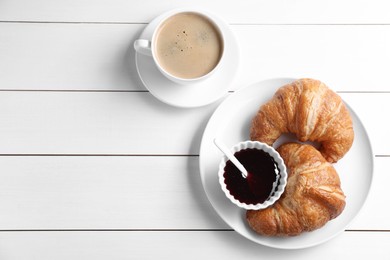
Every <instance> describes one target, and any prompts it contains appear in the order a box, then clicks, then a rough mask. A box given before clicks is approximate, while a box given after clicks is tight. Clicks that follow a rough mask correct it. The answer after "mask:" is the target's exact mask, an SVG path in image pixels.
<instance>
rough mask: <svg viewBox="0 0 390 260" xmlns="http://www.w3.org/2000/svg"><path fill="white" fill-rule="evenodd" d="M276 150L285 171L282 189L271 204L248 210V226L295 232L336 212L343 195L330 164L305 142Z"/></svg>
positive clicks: (278, 233)
mask: <svg viewBox="0 0 390 260" xmlns="http://www.w3.org/2000/svg"><path fill="white" fill-rule="evenodd" d="M277 151H278V152H279V153H280V155H281V157H282V158H283V160H284V162H285V164H286V167H287V169H288V171H289V172H288V179H287V185H286V189H285V191H284V193H283V195H282V196H281V197H280V199H279V200H278V201H277V202H276V203H275V204H274V205H272V206H270V207H268V208H266V209H263V210H248V211H247V212H246V219H247V221H248V223H249V226H250V227H251V228H252V229H253V230H255V231H256V232H257V233H259V234H261V235H265V236H295V235H298V234H300V233H302V232H304V231H312V230H315V229H318V228H320V227H322V226H324V225H325V224H326V223H327V222H328V221H329V220H331V219H334V218H335V217H337V216H338V215H340V214H341V212H342V211H343V210H344V207H345V195H344V193H343V191H342V190H341V188H340V179H339V176H338V174H337V172H336V170H335V169H334V168H333V166H332V164H330V163H329V162H327V161H326V160H325V159H324V157H323V156H322V155H321V153H320V152H319V151H318V150H317V149H315V148H314V147H313V146H311V145H307V144H298V143H287V144H284V145H282V146H281V147H279V148H278V149H277Z"/></svg>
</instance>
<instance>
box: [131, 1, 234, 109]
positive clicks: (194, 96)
mask: <svg viewBox="0 0 390 260" xmlns="http://www.w3.org/2000/svg"><path fill="white" fill-rule="evenodd" d="M178 10H180V11H199V12H202V13H206V14H208V15H210V17H212V18H213V19H214V20H215V22H216V23H217V24H218V26H219V27H220V28H221V31H222V33H223V34H224V37H225V45H224V54H223V56H222V60H221V62H222V64H221V65H222V66H220V67H219V69H218V70H216V71H215V72H214V73H213V74H212V75H211V76H210V77H209V78H207V79H205V80H203V81H202V82H199V83H196V84H192V85H180V84H177V83H174V82H172V81H171V80H169V79H167V78H166V77H165V76H163V75H162V74H161V72H160V71H159V70H158V68H157V66H156V64H155V63H154V61H153V59H152V57H149V56H145V55H142V54H139V53H136V55H135V59H136V66H137V71H138V74H139V76H140V78H141V81H142V82H143V84H144V85H145V87H146V88H147V89H148V90H149V91H150V93H151V94H152V95H153V96H155V97H156V98H157V99H159V100H160V101H162V102H164V103H167V104H169V105H172V106H177V107H188V108H190V107H200V106H204V105H208V104H210V103H213V102H215V101H217V100H218V99H220V98H222V97H224V96H225V95H226V94H227V92H228V89H229V87H230V86H231V84H232V83H233V80H234V78H235V75H236V73H237V70H238V67H239V58H240V55H239V48H238V44H237V41H236V38H235V36H234V34H233V32H232V31H231V30H230V28H229V26H228V24H227V23H226V22H224V21H223V20H222V19H221V18H219V17H217V16H216V15H213V14H210V13H209V12H206V11H204V10H197V9H175V10H172V11H169V12H167V13H164V14H162V15H160V16H158V17H157V18H155V19H154V20H153V21H152V22H151V23H149V24H148V25H147V26H146V28H145V30H144V31H143V32H142V33H141V36H140V39H148V40H150V39H151V38H152V34H153V31H154V29H155V28H156V25H157V24H158V23H159V22H160V21H161V19H163V18H164V17H166V16H169V15H170V14H171V13H173V12H177V11H178Z"/></svg>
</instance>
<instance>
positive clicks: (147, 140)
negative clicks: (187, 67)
mask: <svg viewBox="0 0 390 260" xmlns="http://www.w3.org/2000/svg"><path fill="white" fill-rule="evenodd" d="M341 97H342V98H343V99H345V100H346V102H347V103H348V104H350V105H351V107H352V109H354V110H355V112H356V114H357V115H359V117H360V119H361V120H362V122H363V124H364V125H365V126H366V128H367V131H368V134H369V136H371V137H372V138H371V142H372V146H373V151H374V154H379V155H381V154H382V155H390V150H389V149H390V148H389V147H390V140H389V138H388V134H387V133H388V132H389V131H390V129H389V125H388V124H387V123H386V121H385V120H378V119H377V117H375V116H373V115H375V114H376V113H377V111H390V102H388V99H389V98H390V93H385V94H383V93H371V94H357V93H342V94H341ZM361 104H365V105H364V106H362V105H361ZM217 105H218V103H215V104H212V105H209V106H206V107H202V108H195V109H179V108H174V107H170V106H168V105H165V104H163V103H161V102H160V101H157V100H156V99H155V98H154V97H153V96H152V95H151V94H150V93H148V92H146V93H142V92H141V93H131V92H126V93H120V92H119V93H118V92H116V93H115V92H94V93H90V92H15V91H6V92H0V129H1V135H0V154H112V155H115V154H130V155H131V154H141V155H142V154H161V155H175V154H184V155H194V154H195V155H196V154H199V146H200V142H201V138H202V135H203V132H204V129H205V126H206V124H207V122H208V120H209V118H210V116H211V115H212V113H213V111H214V110H215V108H216V106H217ZM259 106H260V104H259ZM248 136H249V130H248ZM248 138H249V137H248Z"/></svg>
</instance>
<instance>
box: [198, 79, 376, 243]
mask: <svg viewBox="0 0 390 260" xmlns="http://www.w3.org/2000/svg"><path fill="white" fill-rule="evenodd" d="M293 80H294V79H290V78H283V79H271V80H266V81H262V82H259V83H256V84H254V85H251V86H248V87H246V88H243V89H241V90H239V91H237V92H236V93H234V94H232V95H231V96H230V97H228V98H227V99H226V100H225V101H223V102H222V104H221V105H220V106H219V107H218V108H217V109H216V111H215V112H214V114H213V115H212V117H211V118H210V121H209V123H208V124H207V127H206V129H205V132H204V135H203V138H202V142H201V148H200V158H199V164H200V174H201V179H202V184H203V187H204V189H205V192H206V194H207V196H208V198H209V200H210V202H211V204H212V205H213V207H214V208H215V210H216V211H217V213H218V214H219V215H220V216H221V218H222V219H223V220H224V221H225V222H226V223H227V224H228V225H229V226H231V227H232V228H233V229H234V230H236V231H237V232H238V233H240V234H241V235H242V236H244V237H246V238H248V239H250V240H252V241H254V242H256V243H259V244H262V245H265V246H269V247H274V248H283V249H298V248H306V247H311V246H315V245H318V244H321V243H323V242H325V241H328V240H329V239H331V238H333V237H335V236H336V235H338V234H340V233H341V232H343V231H344V230H345V228H346V227H347V225H348V224H349V223H350V222H351V221H352V220H353V219H354V218H355V216H356V215H357V214H358V212H359V211H360V209H361V208H362V206H363V204H364V202H365V200H366V198H367V195H368V193H369V190H370V187H371V182H372V177H373V167H374V160H373V153H372V149H371V144H370V141H369V138H368V135H367V133H366V131H365V129H364V126H363V125H362V123H361V121H360V120H359V118H358V116H357V115H356V114H355V112H354V111H352V109H351V108H350V107H348V108H349V111H350V112H351V115H352V119H353V124H354V131H355V140H354V143H353V145H352V148H351V149H350V151H349V152H348V153H347V154H346V155H345V156H344V158H342V159H341V160H340V161H339V162H338V163H337V164H334V167H335V168H336V170H337V172H338V173H339V176H340V179H341V188H342V189H343V191H344V193H345V195H346V196H347V198H346V202H347V204H346V207H345V209H344V211H343V213H342V214H341V215H340V216H338V217H337V218H336V219H334V220H332V221H330V222H328V223H327V224H326V225H325V226H324V227H322V228H320V229H318V230H315V231H313V232H306V233H303V234H301V235H299V236H296V237H286V238H278V237H264V236H260V235H258V234H256V233H255V232H254V231H252V230H251V229H250V228H249V226H248V225H247V222H246V220H245V210H242V209H240V208H238V207H237V206H235V205H234V204H233V203H231V202H230V201H229V200H228V199H227V198H226V196H225V195H224V193H223V191H222V189H221V187H220V186H219V183H218V175H217V173H218V165H219V162H220V160H221V157H222V155H221V153H220V151H219V150H218V148H216V147H215V145H214V143H213V139H214V138H215V137H218V138H219V139H220V140H221V141H223V142H225V143H226V144H227V145H228V146H230V147H231V146H233V145H234V144H236V143H238V142H239V141H243V140H249V127H250V123H251V120H252V118H253V117H254V116H255V114H256V113H257V110H258V109H259V107H260V105H261V104H263V103H265V102H266V101H268V100H269V99H270V98H271V97H272V96H273V94H274V93H275V91H276V90H277V89H278V88H279V87H281V86H283V85H285V84H287V83H290V82H292V81H293ZM284 138H285V140H281V139H282V138H280V139H279V140H278V141H277V143H275V145H274V146H276V147H277V146H278V145H280V143H282V142H284V141H286V140H288V139H289V138H290V139H291V137H284Z"/></svg>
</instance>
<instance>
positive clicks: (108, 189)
mask: <svg viewBox="0 0 390 260" xmlns="http://www.w3.org/2000/svg"><path fill="white" fill-rule="evenodd" d="M389 165H390V158H389V157H386V158H376V159H375V174H374V176H375V178H374V182H373V184H372V189H371V194H370V196H369V198H368V200H367V202H366V204H365V206H364V207H363V209H362V211H361V213H360V214H359V215H358V216H357V217H356V219H355V220H354V222H353V223H352V224H351V225H350V226H349V227H348V229H353V230H390V223H389V221H388V220H389V219H390V212H389V211H388V210H387V207H386V206H384V205H389V204H390V198H389V196H386V195H385V194H386V191H387V189H388V187H387V186H388V183H389V182H390V175H389V174H387V173H388V168H389ZM350 174H353V172H351V173H350ZM221 192H222V191H221ZM0 200H1V214H0V230H25V229H38V230H41V229H130V230H132V229H136V230H143V229H152V230H153V229H163V230H164V229H165V230H167V229H168V230H170V229H182V230H183V229H184V230H188V229H202V230H203V229H230V227H229V226H227V225H226V224H225V223H224V222H223V221H222V219H221V218H220V217H219V216H218V215H217V213H216V212H215V210H214V209H213V208H212V206H211V204H210V203H209V201H208V199H207V197H206V195H205V192H204V190H203V187H202V184H201V181H200V176H199V166H198V157H185V156H178V157H177V156H174V157H171V156H163V157H161V156H146V157H145V156H135V157H134V156H130V157H128V156H122V157H118V156H114V157H107V156H106V157H94V156H87V157H85V156H76V157H66V156H65V157H63V156H55V157H51V156H44V157H42V156H37V157H24V156H16V157H13V156H1V157H0ZM0 234H1V233H0ZM0 244H1V243H0ZM0 251H1V250H0Z"/></svg>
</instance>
